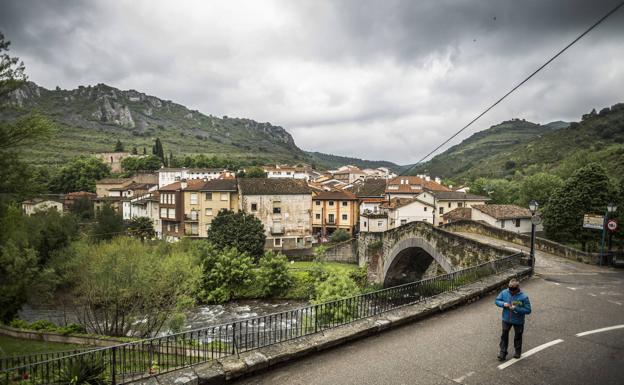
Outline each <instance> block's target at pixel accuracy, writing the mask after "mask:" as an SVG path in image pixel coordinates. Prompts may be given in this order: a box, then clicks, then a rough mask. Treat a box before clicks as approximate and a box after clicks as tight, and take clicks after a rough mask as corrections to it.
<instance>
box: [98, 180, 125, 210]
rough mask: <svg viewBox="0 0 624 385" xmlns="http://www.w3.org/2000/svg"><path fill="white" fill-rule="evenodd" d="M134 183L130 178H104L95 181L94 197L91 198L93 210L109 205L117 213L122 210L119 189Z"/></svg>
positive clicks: (121, 198) (121, 197)
mask: <svg viewBox="0 0 624 385" xmlns="http://www.w3.org/2000/svg"><path fill="white" fill-rule="evenodd" d="M132 183H134V182H133V180H132V179H131V178H104V179H100V180H98V181H97V182H95V194H96V197H94V198H92V201H93V208H94V210H95V212H96V213H97V212H99V211H100V210H102V208H103V207H104V206H105V205H109V206H110V207H112V208H113V210H115V211H116V212H118V213H120V214H121V213H122V212H123V205H122V202H123V196H122V194H121V191H122V190H123V189H124V188H126V187H127V186H129V185H130V184H132Z"/></svg>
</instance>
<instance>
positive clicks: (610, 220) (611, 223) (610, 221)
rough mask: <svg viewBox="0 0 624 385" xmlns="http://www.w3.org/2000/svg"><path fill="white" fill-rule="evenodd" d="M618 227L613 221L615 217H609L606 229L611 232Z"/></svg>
mask: <svg viewBox="0 0 624 385" xmlns="http://www.w3.org/2000/svg"><path fill="white" fill-rule="evenodd" d="M617 229H618V224H617V222H616V221H615V219H609V221H608V222H607V230H609V231H611V232H615V231H617Z"/></svg>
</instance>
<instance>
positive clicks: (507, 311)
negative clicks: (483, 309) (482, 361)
mask: <svg viewBox="0 0 624 385" xmlns="http://www.w3.org/2000/svg"><path fill="white" fill-rule="evenodd" d="M494 302H495V303H496V306H498V307H502V308H503V316H502V320H503V333H502V334H501V339H500V353H499V354H498V359H499V360H500V361H505V359H506V358H507V346H508V345H509V330H510V329H511V327H512V326H513V328H514V349H515V353H514V355H513V356H514V358H520V355H521V354H522V332H523V331H524V316H525V315H526V314H531V302H530V301H529V297H528V296H527V295H526V294H524V293H523V292H521V291H520V282H518V280H517V279H515V278H514V279H512V280H511V281H509V286H508V288H507V289H505V290H503V291H501V292H500V293H499V294H498V297H496V301H494Z"/></svg>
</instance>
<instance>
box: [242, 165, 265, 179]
mask: <svg viewBox="0 0 624 385" xmlns="http://www.w3.org/2000/svg"><path fill="white" fill-rule="evenodd" d="M245 178H266V173H265V172H264V170H263V169H262V168H260V167H249V168H247V169H246V170H245Z"/></svg>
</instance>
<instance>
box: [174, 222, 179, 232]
mask: <svg viewBox="0 0 624 385" xmlns="http://www.w3.org/2000/svg"><path fill="white" fill-rule="evenodd" d="M179 230H180V228H179V227H178V225H177V224H176V225H174V226H173V231H174V232H176V233H177V232H178V231H179Z"/></svg>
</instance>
